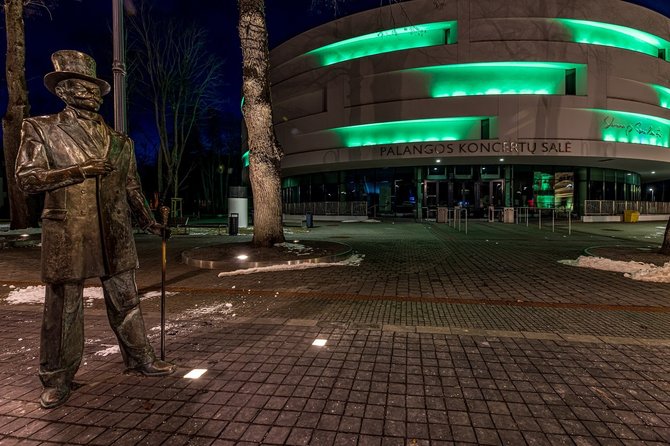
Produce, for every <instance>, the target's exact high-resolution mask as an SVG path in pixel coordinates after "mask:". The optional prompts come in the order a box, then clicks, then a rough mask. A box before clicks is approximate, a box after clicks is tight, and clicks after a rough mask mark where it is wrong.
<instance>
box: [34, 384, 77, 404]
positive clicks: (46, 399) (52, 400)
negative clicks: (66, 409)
mask: <svg viewBox="0 0 670 446" xmlns="http://www.w3.org/2000/svg"><path fill="white" fill-rule="evenodd" d="M69 397H70V388H69V387H46V388H45V389H44V390H43V391H42V395H40V404H41V405H42V407H43V408H45V409H53V408H54V407H58V406H60V405H61V404H63V403H64V402H65V401H67V399H68V398H69Z"/></svg>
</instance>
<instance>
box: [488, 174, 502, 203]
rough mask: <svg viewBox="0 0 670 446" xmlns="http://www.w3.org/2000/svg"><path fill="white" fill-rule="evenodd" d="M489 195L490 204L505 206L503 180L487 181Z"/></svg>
mask: <svg viewBox="0 0 670 446" xmlns="http://www.w3.org/2000/svg"><path fill="white" fill-rule="evenodd" d="M489 197H490V199H491V205H493V206H495V207H502V206H505V180H493V181H489Z"/></svg>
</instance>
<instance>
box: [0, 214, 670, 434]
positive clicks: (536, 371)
mask: <svg viewBox="0 0 670 446" xmlns="http://www.w3.org/2000/svg"><path fill="white" fill-rule="evenodd" d="M663 226H664V224H663V223H658V222H651V223H638V224H633V225H631V224H629V225H625V224H616V225H614V224H610V225H604V224H591V225H584V224H577V225H574V226H573V228H572V229H573V232H572V234H571V235H568V233H567V227H565V226H564V225H561V226H560V227H557V228H556V232H553V233H552V232H551V229H550V228H549V229H547V227H546V226H545V227H544V228H543V229H542V230H539V229H538V228H537V227H535V226H533V225H531V226H529V227H526V226H525V225H505V224H502V223H483V222H470V224H469V228H468V233H467V234H465V232H464V231H463V230H462V231H460V232H459V231H457V230H456V229H454V228H452V227H449V226H447V225H437V224H435V223H414V222H384V223H319V224H318V226H317V227H315V228H313V229H311V230H307V229H304V228H287V239H295V240H300V239H314V240H328V241H337V242H341V243H346V244H348V245H350V246H351V247H352V249H353V250H354V251H355V252H356V253H357V254H359V255H363V256H364V259H363V261H362V263H361V264H360V266H329V267H321V268H313V269H304V270H295V271H280V272H263V273H256V274H248V275H241V274H240V275H233V276H229V277H221V278H219V277H218V276H217V274H218V273H219V270H199V269H196V268H192V267H189V266H186V265H183V264H180V263H179V259H180V254H181V252H182V251H183V250H185V249H188V248H192V247H195V246H207V245H210V244H218V243H224V242H228V241H241V240H248V236H241V237H236V238H234V239H233V238H230V237H227V236H215V235H197V234H193V233H192V234H191V235H188V236H186V235H178V236H175V237H173V239H172V240H171V241H170V248H169V250H170V254H169V257H170V259H169V264H168V291H170V292H171V293H173V294H171V295H170V296H169V298H168V309H167V311H168V330H167V359H169V360H171V361H174V362H175V363H177V364H178V365H179V371H178V372H177V374H175V375H174V376H171V377H167V378H144V377H140V376H136V375H131V374H124V373H123V372H124V370H123V364H122V360H121V357H120V354H119V353H118V351H116V352H115V350H114V349H113V346H114V345H115V340H114V337H113V334H112V332H111V329H109V327H108V324H107V321H106V316H105V312H104V309H103V305H102V302H101V301H100V300H93V301H90V303H89V304H87V306H88V307H89V308H86V310H85V312H86V349H85V357H84V362H83V364H82V367H81V368H80V370H79V373H78V374H77V377H76V381H77V383H79V385H80V387H79V388H78V389H77V390H76V391H75V392H74V393H73V394H72V396H71V397H70V399H69V401H68V402H67V403H66V404H65V405H64V406H62V407H60V408H57V409H53V410H50V411H47V410H43V409H41V408H40V407H39V402H38V398H39V394H40V391H41V385H40V382H39V379H38V378H37V373H36V372H37V368H38V366H39V364H38V362H39V360H38V355H39V352H38V350H39V326H40V320H41V310H42V307H41V305H40V304H39V303H33V304H21V305H11V304H9V303H8V302H7V299H6V298H7V296H8V294H9V293H10V291H15V290H16V289H18V288H25V287H27V286H32V285H39V248H37V247H22V248H21V247H19V248H10V249H4V250H1V251H0V308H1V311H0V327H2V328H1V329H0V337H1V343H0V444H2V445H13V444H22V445H23V444H25V445H38V444H40V445H41V444H44V445H49V444H92V445H111V444H113V445H135V444H143V445H163V444H165V445H185V444H192V445H228V444H230V445H234V444H235V445H257V444H289V445H301V444H305V445H331V444H337V445H340V444H341V445H442V444H459V445H460V444H473V445H474V444H487V445H488V444H490V445H496V444H509V445H524V444H529V445H544V444H547V445H554V444H561V445H563V444H568V445H570V444H577V445H590V444H603V445H628V444H630V445H637V444H640V445H642V444H658V445H661V444H662V445H666V444H670V380H669V378H670V284H668V283H650V282H638V281H633V280H631V279H628V278H625V277H623V275H622V274H621V273H614V272H606V271H598V270H593V269H584V268H576V267H572V266H567V265H562V264H559V263H558V260H562V259H575V258H577V257H578V256H579V255H581V254H583V253H584V250H589V249H590V251H592V252H596V251H597V250H598V249H601V250H602V249H603V248H605V251H604V252H606V248H607V247H614V246H618V247H619V249H622V248H625V249H630V251H631V252H632V253H640V255H641V256H642V253H645V252H648V251H647V249H648V247H650V246H652V247H653V246H657V245H658V244H659V243H660V240H661V236H662V234H663ZM137 243H138V248H139V251H140V263H141V268H140V270H139V272H138V284H139V286H140V288H141V291H152V290H153V291H155V290H156V289H157V287H159V285H160V241H158V240H157V239H156V238H152V237H149V236H146V235H138V237H137ZM669 260H670V259H669ZM91 285H95V282H91ZM12 287H14V288H12ZM143 309H144V312H145V319H146V320H147V326H148V327H149V332H150V336H151V339H152V343H153V345H154V346H155V347H156V348H158V344H159V342H158V341H159V332H158V331H157V330H156V328H157V326H158V325H159V321H158V316H159V313H158V310H159V306H158V298H156V297H151V298H147V299H145V300H144V303H143ZM315 339H324V340H325V341H326V345H325V346H321V347H319V346H314V345H312V343H313V341H314V340H315ZM196 368H197V369H207V372H206V373H205V374H204V375H203V376H202V377H201V378H199V379H187V378H184V377H183V376H184V375H185V373H186V372H188V371H190V370H191V369H196Z"/></svg>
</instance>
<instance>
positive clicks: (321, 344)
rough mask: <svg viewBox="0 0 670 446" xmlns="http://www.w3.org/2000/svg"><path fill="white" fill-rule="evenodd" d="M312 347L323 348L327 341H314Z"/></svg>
mask: <svg viewBox="0 0 670 446" xmlns="http://www.w3.org/2000/svg"><path fill="white" fill-rule="evenodd" d="M312 345H315V346H317V347H323V346H324V345H326V340H325V339H314V342H312Z"/></svg>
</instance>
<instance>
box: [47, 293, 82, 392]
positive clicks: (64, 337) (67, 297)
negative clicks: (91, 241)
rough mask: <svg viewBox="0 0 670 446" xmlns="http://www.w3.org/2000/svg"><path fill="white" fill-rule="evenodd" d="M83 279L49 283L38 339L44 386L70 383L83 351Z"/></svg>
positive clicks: (68, 384) (67, 385)
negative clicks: (71, 281) (39, 339)
mask: <svg viewBox="0 0 670 446" xmlns="http://www.w3.org/2000/svg"><path fill="white" fill-rule="evenodd" d="M83 290H84V283H83V282H73V283H48V284H46V296H45V301H44V315H43V317H42V334H41V336H42V338H41V341H40V371H39V375H40V380H41V381H42V384H43V385H44V387H70V385H71V384H72V380H73V379H74V375H75V373H77V369H78V368H79V364H80V363H81V358H82V355H83V353H84V305H83Z"/></svg>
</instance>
